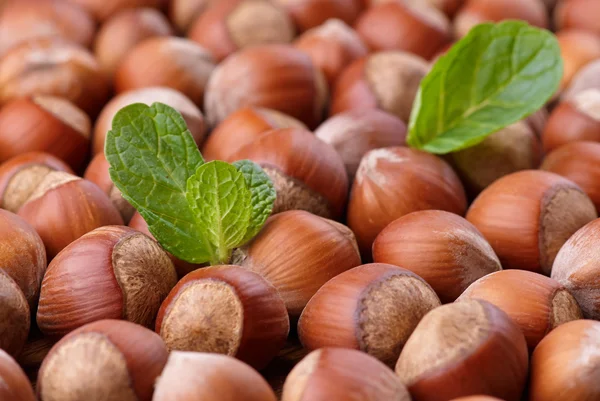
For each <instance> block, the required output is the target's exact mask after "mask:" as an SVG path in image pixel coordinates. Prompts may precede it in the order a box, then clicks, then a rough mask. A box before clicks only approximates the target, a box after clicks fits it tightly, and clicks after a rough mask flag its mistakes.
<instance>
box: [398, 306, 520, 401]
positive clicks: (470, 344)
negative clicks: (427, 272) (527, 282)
mask: <svg viewBox="0 0 600 401" xmlns="http://www.w3.org/2000/svg"><path fill="white" fill-rule="evenodd" d="M527 365H528V355H527V344H526V343H525V337H524V336H523V333H521V330H519V328H518V327H517V326H516V325H515V324H514V323H513V322H512V320H511V319H510V318H509V317H508V316H507V315H506V313H504V312H503V311H501V310H500V309H498V308H497V307H495V306H494V305H492V304H490V303H488V302H485V301H480V300H465V301H464V302H457V303H452V304H448V305H444V306H440V307H439V308H436V309H434V310H432V311H431V312H429V313H428V314H427V315H425V317H424V318H423V319H422V320H421V322H420V323H419V325H418V326H417V328H416V329H415V331H414V332H413V333H412V335H411V336H410V338H409V339H408V341H407V343H406V345H405V346H404V349H403V350H402V353H401V354H400V358H399V359H398V363H397V364H396V373H397V374H398V375H399V376H400V379H402V381H403V382H404V384H406V386H407V387H408V390H409V391H410V393H411V395H412V396H413V398H414V399H415V400H424V401H427V400H448V399H452V398H457V397H462V396H468V395H475V394H481V395H490V396H494V397H498V398H501V399H502V400H506V401H517V400H519V399H520V398H521V394H522V392H523V389H524V387H525V382H526V379H527ZM457 378H460V380H458V379H457Z"/></svg>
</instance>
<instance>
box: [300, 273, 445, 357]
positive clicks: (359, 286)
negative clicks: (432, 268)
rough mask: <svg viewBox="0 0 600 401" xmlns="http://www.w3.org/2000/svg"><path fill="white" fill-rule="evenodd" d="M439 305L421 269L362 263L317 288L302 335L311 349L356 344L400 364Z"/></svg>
mask: <svg viewBox="0 0 600 401" xmlns="http://www.w3.org/2000/svg"><path fill="white" fill-rule="evenodd" d="M439 305H440V300H439V298H438V297H437V295H436V294H435V292H434V291H433V289H432V288H431V287H430V286H429V284H427V283H426V282H425V280H423V279H422V278H421V277H419V276H417V275H416V274H414V273H412V272H410V271H408V270H405V269H402V268H400V267H397V266H393V265H388V264H383V263H372V264H367V265H362V266H358V267H355V268H353V269H350V270H348V271H345V272H343V273H341V274H339V275H337V276H335V277H334V278H332V279H331V280H329V281H328V282H327V283H325V285H323V286H322V287H321V288H320V289H319V290H318V291H317V293H316V294H315V295H314V296H313V297H312V298H311V299H310V301H309V302H308V304H306V307H305V308H304V311H303V312H302V315H301V316H300V320H299V321H298V336H299V337H300V341H301V342H302V345H303V346H304V347H305V348H306V349H308V350H315V349H317V348H324V347H340V348H350V349H356V350H360V351H363V352H366V353H367V354H369V355H371V356H373V357H375V358H377V359H379V360H380V361H382V362H383V363H385V364H386V365H389V366H394V364H395V363H396V361H397V360H398V356H399V355H400V351H401V350H402V347H403V346H404V344H405V343H406V340H408V337H409V336H410V335H411V333H412V332H413V330H414V329H415V327H417V324H418V323H419V321H420V320H421V318H423V316H424V315H425V314H426V313H427V312H429V311H430V310H432V309H433V308H436V307H438V306H439Z"/></svg>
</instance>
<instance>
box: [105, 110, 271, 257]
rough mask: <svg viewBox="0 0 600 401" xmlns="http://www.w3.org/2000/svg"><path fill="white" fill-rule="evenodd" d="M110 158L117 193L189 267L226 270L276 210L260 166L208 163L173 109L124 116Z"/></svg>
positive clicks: (116, 125) (111, 138) (110, 141)
mask: <svg viewBox="0 0 600 401" xmlns="http://www.w3.org/2000/svg"><path fill="white" fill-rule="evenodd" d="M105 154H106V159H107V160H108V162H109V164H110V170H109V171H110V177H111V179H112V181H113V182H114V184H115V186H116V187H117V188H118V189H119V190H120V191H121V193H122V195H123V197H124V198H125V199H126V200H127V201H129V202H130V203H131V204H132V205H133V206H134V207H135V208H136V209H137V210H138V212H139V213H140V214H141V215H142V217H143V218H144V220H146V222H147V223H148V229H149V230H150V232H151V233H152V235H154V237H155V238H156V239H157V240H158V241H159V242H160V244H161V245H162V246H163V247H164V248H165V249H166V250H167V251H169V252H171V253H172V254H173V255H175V256H176V257H178V258H180V259H182V260H185V261H188V262H191V263H205V262H210V263H211V264H219V263H227V262H228V260H229V258H230V255H231V251H232V250H233V249H234V248H236V247H239V246H240V245H243V244H244V243H245V242H247V241H249V240H250V239H252V237H254V236H255V235H256V234H257V233H258V232H259V231H260V229H261V228H262V226H263V225H264V223H265V221H266V219H267V218H268V217H269V215H270V214H271V211H272V210H273V204H274V202H275V197H276V194H275V188H274V186H273V183H272V182H271V180H270V179H269V177H268V176H267V175H266V174H265V173H264V171H263V170H262V169H261V168H260V167H259V166H258V165H256V164H255V163H253V162H251V161H249V160H242V161H238V162H235V163H234V164H229V163H225V162H222V161H212V162H208V163H205V162H204V159H203V158H202V155H201V154H200V152H199V151H198V147H197V146H196V144H195V142H194V140H193V138H192V135H191V134H190V132H189V130H188V129H187V126H186V124H185V121H184V120H183V118H182V117H181V115H180V114H179V113H178V112H177V111H176V110H174V109H172V108H171V107H169V106H167V105H164V104H161V103H154V104H153V105H152V106H147V105H145V104H132V105H130V106H127V107H125V108H123V109H121V110H120V111H119V112H118V113H117V114H116V116H115V118H114V119H113V125H112V130H111V131H109V132H108V134H107V136H106V145H105Z"/></svg>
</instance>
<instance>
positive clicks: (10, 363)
mask: <svg viewBox="0 0 600 401" xmlns="http://www.w3.org/2000/svg"><path fill="white" fill-rule="evenodd" d="M0 381H1V382H2V384H3V385H2V386H0V399H2V400H11V401H36V398H35V394H34V393H33V388H31V383H29V379H28V378H27V376H25V372H23V369H21V367H20V366H19V364H18V363H17V362H16V361H15V360H14V359H13V358H12V357H11V356H10V355H8V354H7V353H6V352H5V351H4V350H2V349H0Z"/></svg>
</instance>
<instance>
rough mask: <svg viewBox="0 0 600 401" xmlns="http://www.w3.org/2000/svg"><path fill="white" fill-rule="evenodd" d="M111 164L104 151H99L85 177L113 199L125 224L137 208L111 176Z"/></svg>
mask: <svg viewBox="0 0 600 401" xmlns="http://www.w3.org/2000/svg"><path fill="white" fill-rule="evenodd" d="M109 168H110V164H108V161H107V160H106V156H105V155H104V152H101V153H98V154H97V155H96V156H95V157H94V158H93V159H92V161H91V162H90V164H89V165H88V167H87V169H86V170H85V174H84V175H83V178H84V179H86V180H89V181H91V182H93V183H94V184H96V185H97V186H98V188H100V189H101V190H102V192H104V193H105V194H106V195H107V196H108V197H109V198H110V200H111V202H112V203H113V205H114V206H115V208H117V210H118V211H119V213H121V217H122V218H123V221H124V222H125V224H128V223H129V221H130V220H131V217H132V216H133V214H134V213H135V208H134V207H133V206H131V205H130V204H129V202H127V201H126V200H125V199H124V198H123V195H122V194H121V191H119V188H117V187H116V186H115V184H114V183H113V182H112V180H111V178H110V174H109V172H108V169H109Z"/></svg>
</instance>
